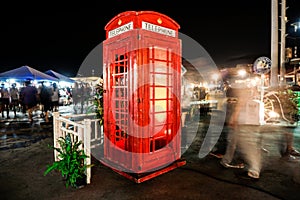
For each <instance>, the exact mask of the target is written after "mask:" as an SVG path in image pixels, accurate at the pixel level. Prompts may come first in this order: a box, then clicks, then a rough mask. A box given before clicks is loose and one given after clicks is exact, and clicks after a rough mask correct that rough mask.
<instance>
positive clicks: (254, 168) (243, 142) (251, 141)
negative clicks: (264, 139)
mask: <svg viewBox="0 0 300 200" xmlns="http://www.w3.org/2000/svg"><path fill="white" fill-rule="evenodd" d="M227 94H228V95H230V96H232V97H236V101H235V102H234V103H231V107H230V108H229V110H232V114H231V116H229V121H228V126H229V128H230V130H229V132H228V135H227V147H226V152H225V155H224V156H223V157H222V159H221V162H220V164H221V165H222V166H224V167H225V168H244V167H245V165H244V163H233V160H234V156H235V153H236V151H237V148H239V150H240V152H241V154H242V155H243V159H244V160H245V161H246V162H247V164H248V172H247V175H248V176H249V177H251V178H254V179H258V178H259V176H260V169H261V148H260V147H261V146H260V144H259V141H260V136H257V135H255V134H249V131H248V130H247V126H246V125H242V124H240V123H239V117H240V115H241V113H242V111H243V109H244V108H245V107H246V105H247V102H248V101H249V100H251V99H252V96H253V88H234V89H233V88H229V89H228V90H227ZM251 128H252V129H253V127H251Z"/></svg>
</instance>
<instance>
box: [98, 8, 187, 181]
mask: <svg viewBox="0 0 300 200" xmlns="http://www.w3.org/2000/svg"><path fill="white" fill-rule="evenodd" d="M179 28H180V27H179V25H178V24H177V23H176V22H175V21H174V20H172V19H171V18H169V17H168V16H166V15H163V14H161V13H158V12H153V11H140V12H135V11H128V12H123V13H120V14H119V15H117V16H115V17H114V18H113V19H112V20H110V21H109V23H108V24H107V25H106V26H105V30H106V40H105V41H104V43H103V68H104V73H103V78H104V135H105V138H104V156H103V160H102V162H103V163H104V164H106V165H108V166H109V167H111V168H112V169H113V170H115V171H117V172H118V173H120V174H122V175H123V176H125V177H127V178H130V179H132V180H134V181H135V182H138V183H140V182H142V181H145V180H148V179H150V178H152V177H155V176H157V175H159V174H162V173H165V172H167V171H170V170H172V169H175V168H176V167H179V166H182V165H184V164H185V161H184V160H182V159H181V150H180V147H181V145H180V144H181V127H180V116H181V106H180V97H181V93H180V87H181V41H180V39H178V29H179Z"/></svg>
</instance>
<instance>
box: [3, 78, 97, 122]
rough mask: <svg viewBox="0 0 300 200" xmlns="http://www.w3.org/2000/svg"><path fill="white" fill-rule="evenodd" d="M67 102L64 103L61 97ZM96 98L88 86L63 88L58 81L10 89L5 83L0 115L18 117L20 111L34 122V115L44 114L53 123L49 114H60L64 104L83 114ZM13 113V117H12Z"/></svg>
mask: <svg viewBox="0 0 300 200" xmlns="http://www.w3.org/2000/svg"><path fill="white" fill-rule="evenodd" d="M62 95H63V96H64V100H63V101H64V102H60V98H61V96H62ZM91 95H92V88H91V87H90V85H89V84H88V83H77V82H75V83H74V86H73V87H67V88H59V87H58V85H57V83H56V82H53V83H51V84H50V85H49V83H47V84H46V83H45V82H44V81H41V82H39V83H38V84H33V82H32V81H30V80H28V81H24V82H23V85H22V86H21V87H17V84H16V83H12V84H11V85H10V86H7V84H5V83H2V84H1V87H0V112H1V114H2V119H5V118H6V119H10V118H11V117H13V118H17V112H22V113H23V114H24V115H27V116H28V119H29V121H30V122H32V121H33V112H34V111H35V110H40V111H42V114H41V117H43V118H44V119H45V121H46V122H49V114H50V113H51V112H58V111H59V106H60V105H61V104H63V105H68V104H72V103H73V104H74V111H75V113H83V112H84V111H83V109H84V105H87V104H88V102H89V99H90V97H91ZM10 111H13V114H14V115H13V116H10V115H11V114H10Z"/></svg>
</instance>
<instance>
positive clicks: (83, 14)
mask: <svg viewBox="0 0 300 200" xmlns="http://www.w3.org/2000/svg"><path fill="white" fill-rule="evenodd" d="M278 1H279V2H281V0H278ZM101 2H102V3H101ZM103 2H104V1H99V2H98V3H97V4H95V3H88V2H87V1H80V3H72V4H61V3H60V4H54V3H53V4H52V3H46V1H40V3H34V4H33V3H32V4H31V3H28V2H26V3H22V4H17V3H6V4H4V5H1V14H0V16H1V18H0V22H1V23H0V26H1V29H0V30H1V32H0V51H1V52H0V66H1V68H0V72H4V71H6V70H10V69H14V68H17V67H21V66H23V65H28V66H30V67H33V68H35V69H38V70H40V71H46V70H48V69H52V70H54V71H57V72H59V73H62V74H64V75H67V76H71V77H73V76H76V74H77V72H78V69H79V67H80V65H81V64H82V62H83V60H84V59H85V57H86V56H87V55H88V54H89V52H90V51H91V50H93V49H94V48H95V47H96V46H97V45H99V44H100V43H102V42H103V41H104V40H105V30H104V27H105V25H106V24H107V23H108V22H109V21H110V20H111V19H112V18H113V17H114V16H116V15H117V14H119V13H121V12H124V11H142V10H152V11H157V12H160V13H162V14H165V15H167V16H169V17H171V18H172V19H174V20H175V21H176V22H177V23H178V24H179V25H180V27H181V28H180V30H179V31H180V32H181V33H183V34H185V35H187V36H189V37H191V38H193V39H194V40H196V41H197V42H198V43H199V44H200V45H202V46H203V47H204V48H205V50H206V51H207V52H208V53H209V55H210V56H211V57H212V59H213V60H214V62H215V63H216V64H217V66H232V65H234V64H236V63H241V62H242V63H245V62H247V63H253V62H254V61H255V59H256V58H258V57H260V56H268V57H270V54H271V50H270V47H271V0H251V1H245V0H239V1H221V0H215V1H191V0H182V1H174V0H173V1H171V0H160V1H157V0H151V1H149V0H131V1H130V0H119V1H117V0H110V1H107V2H106V3H105V4H104V3H103ZM196 2H198V3H197V4H196ZM201 2H203V3H201ZM287 6H288V7H289V8H288V9H287V11H286V15H287V17H288V19H289V21H288V23H287V32H288V33H289V37H291V38H292V39H291V38H288V39H287V40H288V41H287V45H295V42H298V46H300V45H299V43H300V40H297V39H295V37H299V36H300V31H298V35H297V34H295V33H294V32H293V29H292V27H291V25H290V24H291V23H293V22H295V21H298V20H300V1H299V0H287ZM279 9H280V5H279ZM279 14H280V13H279ZM279 27H280V24H279ZM279 36H280V34H279Z"/></svg>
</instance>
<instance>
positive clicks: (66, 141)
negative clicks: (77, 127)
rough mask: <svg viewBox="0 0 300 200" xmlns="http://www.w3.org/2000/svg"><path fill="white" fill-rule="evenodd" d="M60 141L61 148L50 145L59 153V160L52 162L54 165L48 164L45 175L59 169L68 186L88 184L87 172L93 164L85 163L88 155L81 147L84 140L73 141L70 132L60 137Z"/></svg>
mask: <svg viewBox="0 0 300 200" xmlns="http://www.w3.org/2000/svg"><path fill="white" fill-rule="evenodd" d="M58 143H59V145H60V147H59V148H57V147H54V146H49V147H50V148H52V149H54V150H55V151H57V152H58V153H59V154H58V158H59V160H58V161H55V162H54V163H52V165H47V169H46V170H45V172H44V176H46V175H47V174H48V173H49V172H51V171H53V170H57V171H59V172H61V175H62V177H63V178H64V179H65V181H66V187H67V188H68V187H69V186H71V187H74V188H80V187H82V186H84V185H86V175H85V172H86V169H87V168H88V167H91V166H92V165H86V164H85V160H86V158H88V156H87V155H86V154H85V152H84V150H83V149H80V148H79V146H80V145H81V144H82V141H76V140H75V141H72V139H71V136H70V134H68V135H66V137H60V138H58Z"/></svg>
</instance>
